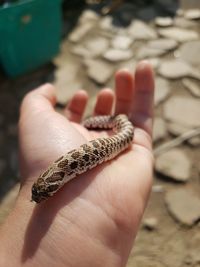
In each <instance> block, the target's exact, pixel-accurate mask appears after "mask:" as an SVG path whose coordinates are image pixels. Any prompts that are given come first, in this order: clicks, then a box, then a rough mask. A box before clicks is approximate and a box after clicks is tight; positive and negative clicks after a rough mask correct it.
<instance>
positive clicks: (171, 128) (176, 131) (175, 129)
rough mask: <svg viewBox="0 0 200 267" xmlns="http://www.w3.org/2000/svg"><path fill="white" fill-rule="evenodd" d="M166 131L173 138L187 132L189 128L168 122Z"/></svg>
mask: <svg viewBox="0 0 200 267" xmlns="http://www.w3.org/2000/svg"><path fill="white" fill-rule="evenodd" d="M167 130H168V132H169V133H171V134H173V135H175V136H179V135H181V134H184V133H186V132H188V131H189V130H190V128H188V127H186V126H184V125H181V124H180V123H177V122H169V123H168V124H167Z"/></svg>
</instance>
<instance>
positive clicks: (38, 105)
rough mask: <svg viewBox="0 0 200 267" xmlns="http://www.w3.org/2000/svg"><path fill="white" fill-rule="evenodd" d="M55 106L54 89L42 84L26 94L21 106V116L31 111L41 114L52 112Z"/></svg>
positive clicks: (49, 85) (51, 86)
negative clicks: (47, 111)
mask: <svg viewBox="0 0 200 267" xmlns="http://www.w3.org/2000/svg"><path fill="white" fill-rule="evenodd" d="M55 104H56V95H55V88H54V86H53V85H51V84H48V83H47V84H44V85H42V86H40V87H39V88H37V89H35V90H33V91H31V92H30V93H28V94H27V95H26V96H25V97H24V99H23V101H22V104H21V114H22V113H26V112H29V111H30V110H31V111H34V112H43V111H46V110H53V107H54V105H55Z"/></svg>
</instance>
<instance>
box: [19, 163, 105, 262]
mask: <svg viewBox="0 0 200 267" xmlns="http://www.w3.org/2000/svg"><path fill="white" fill-rule="evenodd" d="M104 167H105V164H103V165H101V166H98V167H97V168H95V169H93V170H91V171H88V172H87V173H85V174H82V175H80V176H79V177H77V178H75V179H74V180H72V181H70V182H69V183H67V184H66V185H65V186H64V187H63V188H61V189H60V190H59V192H57V193H56V194H55V195H54V196H52V197H51V198H49V199H48V200H46V201H45V202H41V203H40V204H36V206H35V208H34V210H33V213H32V216H31V219H30V221H29V223H28V226H27V230H26V232H25V237H24V246H23V250H22V255H21V262H22V263H24V262H26V261H27V260H28V259H30V258H33V257H34V255H35V253H36V252H37V250H38V248H39V246H40V243H41V241H42V239H43V238H44V237H45V236H46V235H47V234H48V230H49V228H50V226H51V224H52V223H53V222H54V219H55V217H56V215H57V214H58V212H59V210H60V209H61V208H62V207H64V206H66V205H69V203H70V202H72V201H73V200H74V199H75V198H76V197H77V196H79V195H80V194H81V193H82V192H83V191H84V190H85V189H86V188H87V187H88V186H89V184H90V183H91V182H92V181H93V180H94V179H95V177H96V175H97V173H98V172H99V171H101V170H102V168H104Z"/></svg>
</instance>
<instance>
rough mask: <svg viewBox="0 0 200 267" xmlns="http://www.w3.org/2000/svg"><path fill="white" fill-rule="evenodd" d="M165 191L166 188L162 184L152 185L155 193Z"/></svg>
mask: <svg viewBox="0 0 200 267" xmlns="http://www.w3.org/2000/svg"><path fill="white" fill-rule="evenodd" d="M164 191H165V188H164V186H163V185H161V184H154V185H153V186H152V192H153V193H163V192H164Z"/></svg>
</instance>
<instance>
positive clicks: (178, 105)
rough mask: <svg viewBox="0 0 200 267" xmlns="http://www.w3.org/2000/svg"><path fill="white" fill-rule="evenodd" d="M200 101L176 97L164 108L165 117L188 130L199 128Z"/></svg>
mask: <svg viewBox="0 0 200 267" xmlns="http://www.w3.org/2000/svg"><path fill="white" fill-rule="evenodd" d="M199 107H200V100H198V99H193V98H188V97H183V96H174V97H173V98H170V99H169V100H168V101H167V102H166V103H165V104H164V107H163V111H164V117H165V118H166V119H167V120H169V121H170V122H174V123H177V124H181V125H183V126H185V127H188V128H193V127H199V118H200V108H199ZM185 111H186V112H185Z"/></svg>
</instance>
